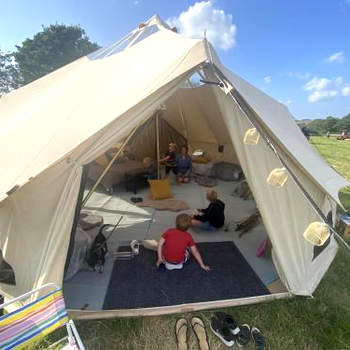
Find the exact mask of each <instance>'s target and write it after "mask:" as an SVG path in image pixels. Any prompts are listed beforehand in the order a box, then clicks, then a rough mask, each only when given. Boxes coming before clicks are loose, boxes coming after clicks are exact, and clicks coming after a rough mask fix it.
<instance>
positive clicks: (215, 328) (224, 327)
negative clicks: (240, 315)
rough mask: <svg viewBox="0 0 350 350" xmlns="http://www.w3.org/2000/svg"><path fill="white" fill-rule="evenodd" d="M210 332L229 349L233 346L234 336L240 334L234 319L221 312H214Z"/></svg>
mask: <svg viewBox="0 0 350 350" xmlns="http://www.w3.org/2000/svg"><path fill="white" fill-rule="evenodd" d="M210 329H211V330H212V332H213V333H214V334H215V335H216V336H217V337H218V338H219V339H220V340H221V341H222V342H223V343H224V344H225V345H226V346H227V347H229V348H231V347H232V346H234V345H235V343H236V336H237V334H238V333H239V332H240V328H239V327H238V324H237V322H236V321H235V319H234V318H233V317H232V316H231V315H228V314H225V313H223V312H216V313H215V317H212V318H211V320H210Z"/></svg>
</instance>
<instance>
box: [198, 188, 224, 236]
mask: <svg viewBox="0 0 350 350" xmlns="http://www.w3.org/2000/svg"><path fill="white" fill-rule="evenodd" d="M207 200H208V201H209V203H210V204H209V206H208V208H206V209H197V211H198V212H199V214H198V215H193V217H192V226H195V227H199V228H200V229H202V230H206V231H215V230H217V229H218V228H221V227H222V226H224V223H225V214H224V211H225V203H224V202H222V201H221V200H220V199H218V194H217V193H216V192H215V191H213V190H208V191H207Z"/></svg>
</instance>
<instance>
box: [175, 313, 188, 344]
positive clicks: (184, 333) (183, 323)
mask: <svg viewBox="0 0 350 350" xmlns="http://www.w3.org/2000/svg"><path fill="white" fill-rule="evenodd" d="M175 336H176V343H177V349H178V350H187V349H188V347H187V339H188V323H187V320H186V319H185V318H180V319H178V320H177V321H176V324H175Z"/></svg>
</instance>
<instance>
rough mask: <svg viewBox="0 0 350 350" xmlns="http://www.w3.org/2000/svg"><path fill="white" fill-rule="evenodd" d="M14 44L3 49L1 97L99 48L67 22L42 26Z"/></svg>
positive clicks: (81, 30) (0, 61) (83, 33)
mask: <svg viewBox="0 0 350 350" xmlns="http://www.w3.org/2000/svg"><path fill="white" fill-rule="evenodd" d="M15 47H16V50H15V51H13V52H1V51H0V96H1V95H3V94H5V93H7V92H10V91H11V90H13V89H17V88H19V87H21V86H23V85H25V84H28V83H30V82H32V81H34V80H36V79H38V78H40V77H42V76H44V75H46V74H48V73H50V72H52V71H54V70H56V69H58V68H60V67H63V66H64V65H66V64H68V63H70V62H72V61H74V60H76V59H78V58H80V57H82V56H85V55H87V54H89V53H91V52H93V51H95V50H97V49H99V48H100V46H99V45H98V44H97V43H95V42H91V41H90V39H89V37H88V36H87V35H86V33H85V31H84V29H82V28H81V27H80V26H67V25H64V24H52V25H50V26H46V27H45V26H43V27H42V30H41V31H40V32H38V33H37V34H35V35H34V37H33V38H27V39H26V40H24V41H23V42H22V44H21V45H16V46H15Z"/></svg>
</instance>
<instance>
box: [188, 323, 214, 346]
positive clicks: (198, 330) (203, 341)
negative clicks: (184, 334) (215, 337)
mask: <svg viewBox="0 0 350 350" xmlns="http://www.w3.org/2000/svg"><path fill="white" fill-rule="evenodd" d="M191 325H192V329H193V332H194V334H195V335H196V338H197V341H198V346H199V349H200V350H210V348H209V343H208V335H207V331H206V329H205V326H204V322H203V321H202V320H201V319H200V318H199V317H192V319H191Z"/></svg>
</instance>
